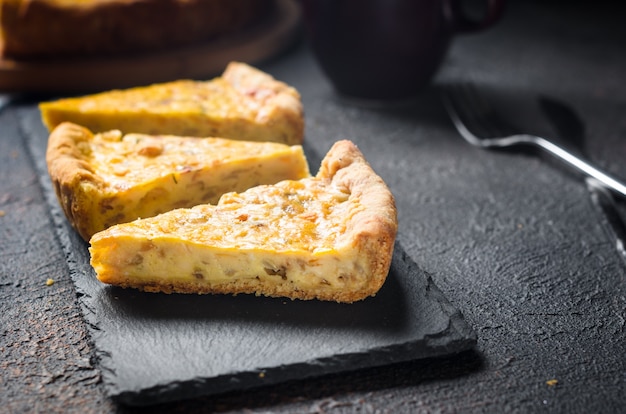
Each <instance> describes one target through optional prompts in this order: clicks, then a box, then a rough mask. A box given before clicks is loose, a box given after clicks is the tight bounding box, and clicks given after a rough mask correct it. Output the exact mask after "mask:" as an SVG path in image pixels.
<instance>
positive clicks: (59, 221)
mask: <svg viewBox="0 0 626 414" xmlns="http://www.w3.org/2000/svg"><path fill="white" fill-rule="evenodd" d="M17 116H18V120H19V122H20V131H21V133H22V134H23V135H24V137H23V138H24V139H25V140H26V141H27V145H28V148H29V150H30V151H31V155H32V158H33V162H34V164H35V167H36V168H37V170H38V171H39V174H40V181H41V185H42V187H43V189H44V193H45V194H46V198H47V201H48V203H49V205H50V209H51V214H52V217H53V219H54V222H55V224H56V227H57V229H58V236H59V239H60V242H61V244H62V245H63V247H64V249H65V253H66V256H67V260H68V266H69V271H70V273H71V276H72V279H73V281H74V283H75V285H76V289H77V292H78V295H79V301H80V303H81V306H82V309H83V312H84V314H85V318H86V320H87V323H88V325H89V328H90V333H91V335H92V337H93V340H94V343H95V348H96V352H97V355H98V359H99V367H100V369H101V371H102V377H103V382H104V385H105V387H106V390H107V392H108V394H109V395H110V396H111V397H112V398H114V399H116V400H118V401H120V402H122V403H125V404H130V405H149V404H156V403H161V402H165V401H171V400H178V399H186V398H192V397H196V396H200V395H209V394H216V393H221V392H226V391H233V390H243V389H246V388H251V387H256V386H261V385H268V384H275V383H279V382H284V381H287V380H291V379H302V378H306V377H311V376H319V375H324V374H330V373H337V372H341V371H347V370H356V369H359V368H365V367H373V366H380V365H385V364H390V363H396V362H402V361H407V360H414V359H420V358H428V357H434V356H443V355H447V354H452V353H457V352H460V351H463V350H467V349H469V348H471V347H473V346H474V344H475V342H476V336H475V333H474V332H473V331H472V329H471V328H470V327H469V326H468V325H467V324H466V323H465V321H464V320H463V317H462V315H461V314H460V313H459V312H458V310H456V309H455V308H454V307H453V306H452V305H451V304H450V303H449V302H448V300H447V299H446V298H445V297H444V295H443V294H442V293H441V291H440V290H439V289H438V288H437V287H436V286H435V284H434V283H433V281H432V280H431V278H430V277H429V275H428V274H426V273H425V272H423V271H422V270H420V269H419V267H418V266H417V265H416V264H415V263H414V262H413V260H412V259H411V258H410V257H408V256H407V255H406V254H405V252H404V250H403V248H402V246H400V245H399V244H396V248H395V252H394V258H393V263H392V266H391V271H390V274H389V276H388V279H387V281H386V283H385V285H384V286H383V288H382V289H381V291H380V292H379V293H378V295H376V296H375V297H373V298H369V299H366V300H365V301H362V302H358V303H355V304H351V305H345V304H337V303H327V302H319V301H291V300H288V299H280V298H265V297H254V296H252V295H239V296H220V295H206V296H195V295H164V294H149V293H143V292H139V291H135V290H132V289H119V288H115V287H111V286H105V285H103V284H101V283H100V282H98V281H97V280H96V279H95V276H94V273H93V269H92V268H91V266H90V265H89V253H88V251H87V244H86V243H85V242H84V241H83V240H82V239H80V238H79V236H78V235H77V234H76V233H75V232H74V231H73V230H72V229H71V227H70V226H69V224H68V223H67V221H66V220H65V217H64V216H63V213H62V212H61V210H60V208H59V206H58V202H57V200H56V198H55V196H54V194H53V192H52V188H51V186H50V182H49V178H48V176H47V172H46V165H45V148H46V141H47V132H46V130H45V129H44V127H43V126H42V125H41V122H40V118H39V112H38V110H37V108H36V107H34V106H22V107H19V106H18V108H17ZM305 151H308V153H307V155H308V156H309V158H310V159H315V160H318V159H319V155H317V154H313V153H311V152H310V151H311V150H310V149H308V150H307V149H306V148H305Z"/></svg>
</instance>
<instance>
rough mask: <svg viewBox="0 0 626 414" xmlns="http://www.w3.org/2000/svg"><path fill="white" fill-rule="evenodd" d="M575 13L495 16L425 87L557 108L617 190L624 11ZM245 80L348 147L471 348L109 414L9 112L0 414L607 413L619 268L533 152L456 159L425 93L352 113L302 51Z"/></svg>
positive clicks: (596, 219) (579, 203) (447, 127)
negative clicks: (284, 97) (267, 87)
mask: <svg viewBox="0 0 626 414" xmlns="http://www.w3.org/2000/svg"><path fill="white" fill-rule="evenodd" d="M562 3H563V4H562ZM591 4H592V3H591V2H582V1H580V2H570V3H569V4H564V2H552V1H551V2H540V1H536V2H532V1H512V2H510V5H509V7H508V9H507V11H506V14H505V17H504V19H503V20H502V21H501V22H500V24H499V25H498V26H497V27H495V28H493V29H492V30H490V31H488V32H484V33H481V34H476V35H472V36H465V37H459V38H457V39H455V41H454V43H453V46H452V48H451V50H450V53H449V56H448V59H447V60H446V62H445V65H444V67H443V68H442V70H441V72H440V74H439V76H438V77H437V79H436V80H435V86H437V85H442V84H445V83H447V82H451V81H457V80H472V81H473V82H475V83H476V84H478V85H479V86H481V87H484V88H489V89H491V90H497V91H498V92H501V93H504V94H508V95H509V96H519V97H527V96H534V95H541V96H549V97H551V98H552V99H555V100H558V101H560V102H564V103H567V105H568V106H570V107H571V108H572V109H573V110H575V111H576V113H577V114H578V115H579V116H580V119H581V120H582V122H583V123H584V141H585V152H586V153H587V154H588V156H589V157H590V158H591V159H592V160H593V161H594V162H596V163H597V164H599V165H600V166H602V167H603V168H605V169H608V170H610V171H612V172H613V173H614V174H615V175H618V176H621V177H625V178H626V163H625V162H624V159H625V157H626V116H625V114H626V82H625V81H624V79H625V77H626V53H624V51H625V50H626V49H625V48H626V24H624V16H626V14H625V12H626V9H624V7H619V6H617V5H613V3H610V2H599V3H593V5H591ZM261 68H262V69H264V70H266V71H268V72H269V73H271V74H273V75H274V76H275V77H277V78H279V79H281V80H284V81H286V82H288V83H290V84H292V85H294V86H295V87H296V88H298V90H299V91H300V93H301V95H302V99H303V104H304V107H305V111H306V120H307V130H306V140H307V145H310V147H311V148H314V149H315V150H316V151H317V152H318V153H324V152H325V151H326V150H327V149H328V147H329V146H330V144H331V143H332V142H333V141H335V140H337V139H343V138H347V139H352V140H353V141H355V142H356V143H357V144H358V145H359V146H360V147H361V149H362V150H363V152H364V153H365V155H366V157H367V158H368V159H369V160H370V162H371V163H372V166H373V167H374V168H375V169H376V170H377V171H378V172H379V174H380V175H381V176H383V178H384V179H385V180H386V181H387V182H388V184H389V185H390V187H391V188H392V190H393V191H394V194H395V195H396V198H397V204H398V209H399V217H400V223H401V227H400V228H401V230H400V234H399V240H400V242H401V243H402V245H403V246H404V248H405V249H406V251H407V253H408V254H409V255H410V256H411V257H412V258H413V259H414V261H415V262H416V263H417V265H418V266H419V267H420V268H421V269H423V270H424V271H425V272H427V273H429V274H430V275H431V276H432V278H433V280H434V282H435V283H436V284H437V286H439V288H440V289H441V290H442V291H443V293H444V295H445V296H446V297H447V298H448V299H449V300H450V302H451V303H452V304H453V305H454V306H455V307H456V308H457V309H459V310H460V311H461V312H462V313H463V315H464V317H465V320H466V321H467V322H468V324H469V325H470V326H471V327H473V329H474V330H475V332H476V333H477V336H478V341H477V345H476V347H475V349H474V350H471V351H466V352H464V353H461V354H458V355H452V356H447V357H443V358H435V359H427V360H421V361H414V362H409V363H402V364H398V365H391V366H385V367H382V368H372V369H366V370H359V371H356V372H348V373H343V374H333V375H330V376H324V377H320V378H313V379H306V380H299V381H290V382H287V383H284V384H279V385H274V386H271V387H269V386H268V387H260V388H256V389H252V390H250V391H247V392H245V393H235V392H233V393H229V394H221V395H217V396H212V397H204V398H199V399H195V400H192V401H183V402H178V403H171V404H165V405H158V406H153V407H150V408H149V409H148V408H146V409H131V408H127V407H123V406H117V405H116V404H115V403H113V402H112V401H110V400H109V399H108V398H107V396H106V395H105V392H104V389H103V386H102V383H101V382H102V381H101V373H100V371H99V369H98V364H97V361H95V358H94V355H95V353H94V349H93V345H92V342H91V339H90V336H89V334H88V332H89V330H88V327H87V324H86V322H85V320H84V318H83V316H82V314H81V311H80V308H79V306H78V302H77V293H76V290H75V287H74V285H73V283H72V280H71V279H70V277H69V272H68V266H67V263H66V258H65V255H64V253H63V250H62V248H61V246H60V244H59V241H58V239H57V235H56V233H55V231H54V226H53V224H52V223H53V220H52V217H51V216H50V211H49V208H48V207H47V204H46V202H45V199H44V194H43V192H42V189H41V186H40V182H39V179H38V175H37V172H36V170H35V168H34V165H35V163H36V162H37V160H33V159H32V154H33V152H32V151H29V149H28V148H27V145H26V144H25V143H24V142H23V141H21V140H20V137H21V134H20V129H23V128H24V127H25V126H24V125H23V122H22V121H20V116H19V114H20V113H21V111H22V110H24V108H28V107H29V106H31V105H33V104H34V103H36V99H34V98H27V99H26V100H25V101H24V100H22V101H18V102H17V103H15V104H13V105H11V106H9V107H8V108H5V109H4V110H3V111H2V112H1V113H0V160H1V162H0V211H1V213H0V355H1V358H0V412H9V413H14V412H63V413H65V412H81V413H82V412H89V413H91V412H93V413H110V412H121V413H124V412H143V411H145V412H151V413H152V412H168V413H169V412H312V413H315V412H331V413H344V412H345V413H350V412H390V413H391V412H394V413H395V412H494V413H495V412H498V413H499V412H550V413H553V412H564V413H590V412H601V413H602V412H603V413H614V412H624V411H625V410H626V357H625V354H624V350H625V349H626V266H625V262H624V260H623V258H622V257H621V256H620V254H619V252H618V250H617V249H616V246H615V241H614V239H613V238H612V233H611V231H610V228H609V227H608V221H607V218H606V217H605V216H604V215H603V214H602V213H601V212H600V211H599V209H598V208H596V206H595V205H594V203H593V202H592V200H591V196H590V193H589V191H588V190H587V188H586V186H585V185H584V183H583V181H582V180H581V178H580V177H578V176H577V175H575V174H572V173H570V172H569V171H567V170H565V169H563V168H561V167H560V166H559V165H558V164H555V163H553V162H551V160H549V159H546V158H545V157H541V156H537V155H536V154H532V153H527V152H524V153H522V152H487V151H482V150H479V149H475V148H472V147H470V146H469V145H468V144H466V143H465V142H463V141H462V140H461V138H460V137H459V136H458V135H457V134H456V132H455V131H454V130H453V128H452V126H451V124H450V122H449V120H448V118H447V116H446V114H445V112H444V110H443V107H442V105H441V103H440V100H439V97H438V95H437V92H436V90H437V89H436V87H433V88H429V89H428V90H425V91H424V93H423V94H422V95H421V96H420V97H418V98H417V99H416V100H415V101H414V102H411V103H409V104H407V105H404V106H402V107H396V108H386V109H381V108H378V109H376V108H363V107H354V106H350V105H346V104H344V103H342V102H341V101H339V100H338V99H337V98H336V97H335V95H334V94H333V91H332V89H331V87H330V86H329V84H328V82H327V81H326V80H325V79H324V77H323V76H322V74H321V72H320V70H319V69H318V67H317V66H316V64H315V62H314V60H313V59H312V57H311V55H310V54H309V52H308V49H307V47H306V44H302V45H300V46H299V47H296V48H295V49H294V50H291V51H289V52H288V53H286V54H285V55H283V56H281V57H279V58H277V59H274V60H272V61H271V62H266V63H264V64H263V65H261ZM29 99H32V100H31V101H29ZM21 122H22V123H21ZM623 205H624V203H623V202H619V203H618V211H619V212H620V213H621V214H622V215H623V216H624V217H626V210H625V209H624V207H623ZM47 279H52V280H54V284H52V285H49V286H48V285H47V284H46V281H47Z"/></svg>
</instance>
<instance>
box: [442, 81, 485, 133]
mask: <svg viewBox="0 0 626 414" xmlns="http://www.w3.org/2000/svg"><path fill="white" fill-rule="evenodd" d="M462 89H463V88H462V85H461V84H449V85H446V87H445V88H444V90H443V98H444V104H445V106H446V109H447V111H448V114H449V115H450V118H451V119H452V122H453V124H454V126H455V127H456V129H457V130H458V132H459V133H460V134H461V136H462V137H463V138H465V139H466V140H467V141H469V142H470V143H472V144H474V145H481V141H480V138H479V137H478V136H476V135H475V134H474V132H473V131H472V129H471V128H472V127H471V126H469V125H472V124H473V123H474V122H473V121H474V120H472V119H469V118H470V117H469V115H470V114H472V113H473V111H470V110H468V105H467V102H466V98H465V94H464V93H463V90H462Z"/></svg>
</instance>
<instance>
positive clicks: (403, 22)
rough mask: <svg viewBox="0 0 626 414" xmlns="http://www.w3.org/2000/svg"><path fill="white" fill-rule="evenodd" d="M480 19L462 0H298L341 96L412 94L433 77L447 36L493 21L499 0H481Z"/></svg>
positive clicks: (498, 12)
mask: <svg viewBox="0 0 626 414" xmlns="http://www.w3.org/2000/svg"><path fill="white" fill-rule="evenodd" d="M485 2H486V11H485V13H484V16H483V17H482V18H480V19H473V18H470V17H468V15H467V13H466V12H465V9H464V7H463V3H462V0H302V5H303V12H304V20H305V26H306V31H307V35H308V40H309V43H310V45H311V47H312V49H313V53H314V54H315V56H316V58H317V60H318V62H319V64H320V67H321V68H322V70H323V72H324V73H325V74H326V76H327V77H328V78H329V79H330V81H331V83H332V84H333V86H334V87H335V89H336V90H337V91H338V92H339V93H340V94H341V95H344V96H346V97H351V98H361V99H375V100H389V99H392V100H393V99H396V100H397V99H405V98H409V97H412V96H415V95H417V94H418V93H419V92H420V90H421V89H422V88H423V87H424V86H425V85H426V84H428V83H429V82H430V80H431V79H432V78H433V76H434V75H435V73H436V72H437V70H438V69H439V66H440V65H441V62H442V61H443V59H444V57H445V54H446V51H447V49H448V45H449V43H450V40H451V38H452V37H453V36H454V35H456V34H461V33H467V32H476V31H479V30H483V29H486V28H487V27H489V26H491V25H492V24H493V23H495V22H496V21H497V20H498V19H499V18H500V15H501V14H502V9H503V6H504V4H503V3H504V0H485Z"/></svg>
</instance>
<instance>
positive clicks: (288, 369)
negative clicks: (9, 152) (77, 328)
mask: <svg viewBox="0 0 626 414" xmlns="http://www.w3.org/2000/svg"><path fill="white" fill-rule="evenodd" d="M18 118H19V113H18ZM20 121H22V119H20ZM19 127H20V128H19V129H20V133H21V134H22V136H23V137H24V138H25V141H26V146H27V150H28V152H29V155H30V157H31V161H32V163H33V165H34V167H35V170H36V171H37V172H38V179H39V184H40V186H41V188H42V192H43V195H44V198H45V200H46V202H47V204H48V206H49V207H50V215H51V219H52V221H53V223H54V227H55V231H56V235H57V237H58V239H59V241H60V244H61V246H62V248H63V251H64V254H65V256H66V260H67V265H68V270H69V273H70V277H71V279H72V281H73V283H74V286H75V288H76V292H77V297H78V298H77V302H78V304H79V306H80V309H81V311H82V313H83V317H84V319H85V321H86V323H87V327H88V331H89V333H90V335H91V339H92V343H94V344H96V343H97V337H98V335H99V334H100V329H99V328H98V327H97V323H96V322H97V316H96V314H95V310H94V308H93V307H92V306H90V301H91V300H92V297H91V295H90V294H89V293H87V291H86V290H85V289H83V287H82V283H83V282H82V281H81V278H83V277H85V274H84V269H83V266H84V262H85V260H87V264H89V262H88V257H86V256H85V255H87V251H86V243H85V242H84V241H83V240H82V239H80V237H79V236H78V235H77V234H76V233H75V232H74V230H73V229H72V228H71V226H70V225H69V223H68V222H67V220H66V218H65V215H64V213H63V212H62V210H61V208H60V206H59V204H58V201H57V197H56V194H55V193H54V190H53V189H52V185H51V182H50V180H49V177H48V173H47V166H46V161H45V158H44V157H41V154H40V152H41V148H37V144H41V142H37V140H35V139H33V138H32V137H33V135H34V134H33V133H32V132H29V131H28V125H27V123H26V122H19ZM309 150H310V148H309ZM311 155H312V158H313V159H315V160H317V159H319V158H320V157H319V155H318V154H316V153H314V154H311ZM77 245H78V246H81V245H82V246H85V248H84V249H82V250H81V249H77V248H76V247H77ZM81 252H82V253H83V254H82V255H81ZM394 255H400V258H399V259H398V258H394V261H397V260H400V261H401V262H402V263H403V264H404V265H405V266H407V269H408V271H417V272H419V273H423V275H424V276H425V277H426V278H427V290H428V293H427V295H428V296H430V297H431V298H433V299H434V300H435V301H436V303H438V304H439V305H440V306H441V308H442V311H443V312H444V313H446V314H447V315H448V316H449V317H450V324H449V326H448V328H447V330H445V331H443V332H439V333H437V334H436V335H434V336H433V337H432V338H429V339H430V341H431V345H426V346H422V345H421V346H419V347H416V344H415V343H413V342H407V343H403V344H395V345H392V346H387V347H381V348H373V349H369V350H367V351H366V352H359V353H351V354H341V355H335V356H332V357H328V358H319V359H315V360H312V361H303V362H301V363H296V364H290V365H284V366H278V367H270V368H267V369H259V370H257V371H254V372H253V371H251V372H237V373H233V374H231V375H222V376H216V377H212V378H194V379H191V380H188V381H177V382H170V383H168V384H163V385H157V386H154V387H151V388H147V389H143V390H140V391H138V392H135V391H123V392H120V391H119V390H118V389H117V387H116V386H115V382H114V381H109V380H108V377H109V375H110V374H113V376H114V373H113V372H111V370H110V368H109V366H110V365H109V364H107V360H108V359H110V355H108V353H107V352H104V351H102V350H100V349H99V348H98V347H97V346H94V349H95V358H96V362H97V367H98V368H99V369H100V372H101V375H102V381H103V385H104V387H105V390H106V393H107V395H108V396H109V397H110V398H112V399H113V400H115V401H117V402H120V403H122V404H127V405H134V406H145V405H153V404H159V403H165V402H171V401H175V400H182V399H189V398H194V397H200V396H208V395H212V394H220V393H225V392H228V391H233V390H243V389H251V388H255V387H259V386H264V385H275V384H278V383H284V382H286V381H289V380H294V379H300V380H301V379H306V378H313V377H319V376H323V375H328V374H335V373H339V372H346V371H356V370H359V369H364V368H374V367H377V366H385V365H390V364H394V363H400V362H407V361H411V360H417V359H426V358H431V357H437V356H444V355H451V354H453V353H459V352H462V351H466V350H469V349H471V348H473V347H474V346H475V344H476V334H475V332H474V331H473V330H472V328H471V327H470V326H469V325H468V324H467V323H466V321H465V320H464V319H463V316H462V314H461V313H460V311H458V310H457V309H456V308H454V306H452V304H450V302H449V301H448V300H447V298H446V297H445V296H444V294H443V293H442V292H441V291H440V290H439V288H438V287H437V286H436V285H435V283H434V281H433V280H432V278H431V277H430V275H428V274H426V273H424V272H423V271H421V270H419V268H418V267H417V264H416V263H415V262H414V261H413V260H412V259H411V258H410V256H408V254H407V253H406V252H405V251H404V249H403V248H402V247H401V246H400V244H399V242H396V249H395V252H394ZM444 334H447V335H448V338H450V337H452V338H454V339H453V340H452V341H447V343H448V345H447V346H444V347H440V346H438V345H437V337H440V336H442V335H444ZM402 349H404V351H403V352H397V351H399V350H402ZM398 355H401V356H402V357H398ZM305 367H306V370H304V369H303V368H305ZM305 371H306V374H303V372H305ZM278 372H281V375H277V376H276V377H278V378H280V379H279V380H274V379H273V377H274V375H272V374H274V373H278ZM286 373H287V374H286Z"/></svg>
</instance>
